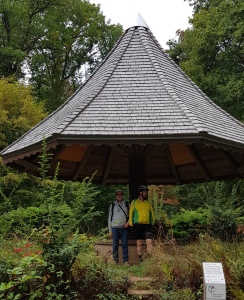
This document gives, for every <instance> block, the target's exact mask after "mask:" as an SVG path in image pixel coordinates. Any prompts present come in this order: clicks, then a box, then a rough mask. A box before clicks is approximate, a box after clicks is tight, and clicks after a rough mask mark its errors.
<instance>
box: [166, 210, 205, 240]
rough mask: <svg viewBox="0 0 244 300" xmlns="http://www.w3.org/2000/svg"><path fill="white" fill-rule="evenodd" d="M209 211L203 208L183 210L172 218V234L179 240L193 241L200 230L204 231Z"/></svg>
mask: <svg viewBox="0 0 244 300" xmlns="http://www.w3.org/2000/svg"><path fill="white" fill-rule="evenodd" d="M208 218H209V212H208V210H206V209H205V210H204V209H201V208H199V209H197V210H195V211H188V210H183V209H182V211H181V212H180V213H178V214H176V215H175V216H174V217H173V218H172V220H171V221H172V226H173V236H174V237H175V238H176V239H177V240H178V241H180V242H184V243H185V242H190V241H194V240H195V239H196V238H197V236H198V235H199V234H200V233H201V232H206V230H207V224H208Z"/></svg>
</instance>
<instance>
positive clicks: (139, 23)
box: [136, 11, 149, 28]
mask: <svg viewBox="0 0 244 300" xmlns="http://www.w3.org/2000/svg"><path fill="white" fill-rule="evenodd" d="M136 26H142V27H146V28H149V27H148V26H147V23H146V22H145V21H144V19H143V17H142V16H141V14H140V13H139V11H138V13H137V18H136Z"/></svg>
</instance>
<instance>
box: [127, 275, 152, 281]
mask: <svg viewBox="0 0 244 300" xmlns="http://www.w3.org/2000/svg"><path fill="white" fill-rule="evenodd" d="M128 280H129V281H130V282H152V281H154V279H153V278H152V277H136V276H131V277H129V278H128Z"/></svg>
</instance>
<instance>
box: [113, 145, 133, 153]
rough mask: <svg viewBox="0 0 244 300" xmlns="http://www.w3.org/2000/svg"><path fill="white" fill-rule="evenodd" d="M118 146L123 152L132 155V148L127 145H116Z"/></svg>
mask: <svg viewBox="0 0 244 300" xmlns="http://www.w3.org/2000/svg"><path fill="white" fill-rule="evenodd" d="M116 147H117V148H118V149H119V150H120V151H122V152H123V154H128V155H130V154H131V152H130V150H129V149H128V147H126V146H125V145H116Z"/></svg>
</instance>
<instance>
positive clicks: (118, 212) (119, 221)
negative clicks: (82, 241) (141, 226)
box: [108, 200, 129, 232]
mask: <svg viewBox="0 0 244 300" xmlns="http://www.w3.org/2000/svg"><path fill="white" fill-rule="evenodd" d="M113 203H114V209H113V214H112V204H111V205H110V207H109V215H108V230H109V232H112V227H115V228H123V227H124V225H125V223H126V216H125V214H124V212H125V213H126V215H127V216H129V211H128V209H127V207H126V205H125V201H124V200H123V201H122V202H121V203H118V202H117V200H115V201H114V202H113ZM122 209H123V210H124V212H123V210H122ZM112 215H113V218H112V220H111V217H112Z"/></svg>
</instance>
